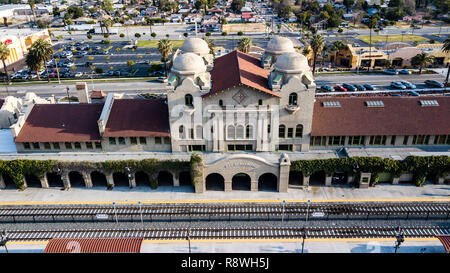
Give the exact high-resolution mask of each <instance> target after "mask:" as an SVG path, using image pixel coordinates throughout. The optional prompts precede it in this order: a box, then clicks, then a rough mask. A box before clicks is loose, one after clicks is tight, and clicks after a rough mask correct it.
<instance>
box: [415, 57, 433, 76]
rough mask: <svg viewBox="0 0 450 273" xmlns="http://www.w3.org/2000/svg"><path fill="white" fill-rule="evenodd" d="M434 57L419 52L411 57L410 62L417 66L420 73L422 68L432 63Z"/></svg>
mask: <svg viewBox="0 0 450 273" xmlns="http://www.w3.org/2000/svg"><path fill="white" fill-rule="evenodd" d="M433 61H434V57H433V56H431V55H428V54H427V53H419V54H417V55H416V56H414V57H412V59H411V64H412V65H414V66H418V67H419V74H422V68H423V67H424V66H427V65H428V64H430V63H433Z"/></svg>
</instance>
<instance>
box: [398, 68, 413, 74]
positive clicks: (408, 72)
mask: <svg viewBox="0 0 450 273" xmlns="http://www.w3.org/2000/svg"><path fill="white" fill-rule="evenodd" d="M398 74H405V75H409V74H411V71H409V70H406V69H402V70H399V71H398Z"/></svg>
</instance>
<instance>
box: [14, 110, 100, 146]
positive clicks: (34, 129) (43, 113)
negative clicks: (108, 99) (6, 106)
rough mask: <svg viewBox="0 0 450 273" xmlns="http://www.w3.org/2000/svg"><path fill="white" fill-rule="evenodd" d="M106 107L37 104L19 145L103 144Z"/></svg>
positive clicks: (21, 134) (19, 136)
mask: <svg viewBox="0 0 450 273" xmlns="http://www.w3.org/2000/svg"><path fill="white" fill-rule="evenodd" d="M102 108H103V104H87V103H80V104H36V105H35V106H34V107H33V110H31V113H30V115H29V116H28V118H27V120H26V122H25V124H24V125H23V128H22V130H21V131H20V133H19V135H18V136H17V137H16V138H15V140H14V141H15V142H66V141H67V142H74V141H100V140H101V139H100V134H99V130H98V125H97V120H98V119H99V117H100V113H101V112H102Z"/></svg>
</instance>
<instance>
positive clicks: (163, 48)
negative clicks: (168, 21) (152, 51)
mask: <svg viewBox="0 0 450 273" xmlns="http://www.w3.org/2000/svg"><path fill="white" fill-rule="evenodd" d="M172 49H173V45H172V43H171V42H170V41H169V39H166V38H164V39H161V40H159V42H158V51H159V53H161V56H162V58H161V61H162V62H164V70H165V71H166V77H167V62H168V61H169V55H170V54H172Z"/></svg>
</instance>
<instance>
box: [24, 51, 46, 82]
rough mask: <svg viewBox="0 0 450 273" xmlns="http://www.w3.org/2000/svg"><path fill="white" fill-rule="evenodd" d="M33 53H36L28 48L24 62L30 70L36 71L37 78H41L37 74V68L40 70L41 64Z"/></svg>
mask: <svg viewBox="0 0 450 273" xmlns="http://www.w3.org/2000/svg"><path fill="white" fill-rule="evenodd" d="M35 53H36V52H35V51H31V50H30V51H29V52H28V54H27V57H26V59H25V63H26V64H27V66H28V67H29V68H30V70H32V71H35V72H36V75H37V78H38V80H41V77H40V76H39V70H41V67H42V65H41V63H40V62H39V60H38V57H37V55H36V54H35Z"/></svg>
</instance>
